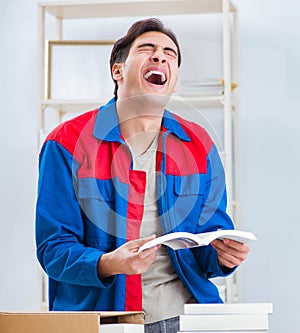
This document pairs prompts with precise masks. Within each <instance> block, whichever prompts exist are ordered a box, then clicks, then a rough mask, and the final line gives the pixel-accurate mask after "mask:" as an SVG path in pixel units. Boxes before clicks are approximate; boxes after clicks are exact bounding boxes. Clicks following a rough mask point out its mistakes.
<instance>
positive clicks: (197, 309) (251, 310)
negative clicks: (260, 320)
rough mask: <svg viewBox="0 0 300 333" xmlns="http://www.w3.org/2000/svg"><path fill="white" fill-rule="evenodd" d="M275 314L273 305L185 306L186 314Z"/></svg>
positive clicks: (220, 304) (227, 304) (218, 304)
mask: <svg viewBox="0 0 300 333" xmlns="http://www.w3.org/2000/svg"><path fill="white" fill-rule="evenodd" d="M272 312H273V304H272V303H226V304H222V303H216V304H184V314H186V315H205V314H210V315H214V314H255V313H257V314H258V313H265V314H270V313H272Z"/></svg>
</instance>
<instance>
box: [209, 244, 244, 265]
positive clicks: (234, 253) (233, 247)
mask: <svg viewBox="0 0 300 333" xmlns="http://www.w3.org/2000/svg"><path fill="white" fill-rule="evenodd" d="M211 245H212V246H213V247H214V248H215V250H216V251H217V253H218V261H219V265H220V266H221V268H222V269H224V268H234V267H235V266H238V265H240V264H241V263H242V262H243V261H244V260H245V259H246V258H247V255H248V252H249V250H250V249H249V246H248V245H247V244H242V243H239V242H236V241H234V240H230V239H224V240H223V241H221V240H219V239H216V240H214V241H213V242H211Z"/></svg>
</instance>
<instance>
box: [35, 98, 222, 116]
mask: <svg viewBox="0 0 300 333" xmlns="http://www.w3.org/2000/svg"><path fill="white" fill-rule="evenodd" d="M109 99H110V98H109V97H108V98H103V99H99V100H95V99H86V100H71V99H46V100H42V101H41V106H42V107H43V108H46V107H53V108H55V109H59V111H61V112H68V110H73V108H76V109H78V108H81V109H82V110H86V109H90V108H94V107H99V106H101V105H104V104H106V103H107V102H108V100H109ZM185 105H186V106H191V107H194V108H203V109H216V108H222V107H223V105H224V96H223V95H222V96H202V97H198V96H179V95H174V96H172V98H171V99H170V101H169V103H168V105H167V107H166V108H167V109H168V108H175V109H178V108H182V107H184V106H185Z"/></svg>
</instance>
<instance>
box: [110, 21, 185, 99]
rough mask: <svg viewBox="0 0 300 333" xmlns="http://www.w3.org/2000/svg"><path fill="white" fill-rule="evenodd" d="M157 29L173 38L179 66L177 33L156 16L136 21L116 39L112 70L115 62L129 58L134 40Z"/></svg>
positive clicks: (116, 94)
mask: <svg viewBox="0 0 300 333" xmlns="http://www.w3.org/2000/svg"><path fill="white" fill-rule="evenodd" d="M149 31H157V32H161V33H163V34H165V35H167V36H168V37H170V38H171V39H172V41H173V42H174V43H175V45H176V47H177V50H178V67H179V66H180V64H181V54H180V48H179V44H178V41H177V38H176V36H175V34H174V33H173V32H172V31H171V30H170V29H168V28H166V27H165V26H164V25H163V23H162V22H161V21H159V20H158V19H155V18H150V19H146V20H142V21H138V22H135V23H134V24H133V25H132V26H131V27H130V28H129V30H128V31H127V34H126V35H125V36H124V37H122V38H120V39H119V40H117V41H116V43H115V44H114V46H113V49H112V51H111V54H110V71H111V74H112V67H113V65H114V64H115V63H119V62H124V61H125V60H126V59H127V56H128V53H129V50H130V47H131V45H132V43H133V42H134V40H135V39H136V38H137V37H139V36H140V35H142V34H144V33H145V32H149ZM114 82H115V91H114V94H115V97H116V98H117V97H118V83H117V82H116V81H115V80H114Z"/></svg>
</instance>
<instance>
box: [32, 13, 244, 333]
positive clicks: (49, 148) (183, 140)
mask: <svg viewBox="0 0 300 333" xmlns="http://www.w3.org/2000/svg"><path fill="white" fill-rule="evenodd" d="M180 62H181V54H180V49H179V45H178V42H177V40H176V37H175V36H174V34H173V33H172V32H171V31H170V30H168V29H166V28H165V27H164V26H163V25H162V23H161V22H160V21H158V20H156V19H149V20H144V21H139V22H137V23H135V24H134V25H133V26H132V27H131V28H130V29H129V31H128V32H127V34H126V35H125V36H124V37H123V38H121V39H120V40H118V41H117V42H116V44H115V45H114V48H113V50H112V54H111V60H110V65H111V73H112V77H113V80H114V82H115V98H114V99H113V100H111V101H110V102H108V104H107V105H105V106H103V107H101V108H100V109H99V110H94V111H90V112H87V113H85V114H83V115H81V116H79V117H77V118H74V119H73V120H70V121H67V122H65V123H63V124H61V125H60V126H58V128H56V129H55V130H54V131H53V132H52V133H50V135H49V136H48V138H47V139H46V142H45V143H44V145H43V148H42V151H41V155H40V176H39V193H38V200H37V212H36V239H37V256H38V259H39V261H40V263H41V265H42V267H43V269H44V270H45V272H46V273H47V274H48V275H49V308H50V310H89V311H92V310H103V311H104V310H142V309H143V310H144V311H145V313H146V324H147V325H146V328H145V330H146V332H169V333H173V332H177V331H178V315H179V314H180V313H181V312H182V309H183V304H185V303H188V302H201V303H214V302H217V303H219V302H222V300H221V299H220V297H219V294H218V291H217V288H216V287H215V286H214V285H213V284H212V283H211V282H210V281H209V278H211V277H215V276H225V275H227V274H230V273H232V272H233V271H234V269H235V268H236V267H237V266H238V265H239V264H240V263H241V262H242V261H243V260H245V258H246V256H247V253H248V251H249V248H248V246H247V245H246V244H241V243H238V242H234V241H229V240H224V241H220V240H216V241H214V242H213V243H212V244H211V245H209V246H207V247H201V248H194V249H185V250H178V251H173V250H171V249H169V248H168V249H166V248H163V247H159V246H156V247H153V248H150V249H147V250H145V251H142V252H138V250H139V248H140V247H141V245H143V244H144V243H145V242H147V241H149V240H150V239H152V238H154V237H155V235H156V236H157V235H161V234H164V233H169V232H174V231H188V232H192V233H200V232H206V231H212V230H217V229H219V228H224V229H231V228H233V224H232V221H231V220H230V218H229V217H228V215H227V214H226V190H225V182H224V172H223V168H222V163H221V161H220V158H219V155H218V152H217V149H216V147H215V145H214V144H213V142H212V141H211V139H210V138H209V136H208V135H207V133H206V132H205V130H204V129H203V128H201V127H199V126H198V125H196V124H194V123H191V122H189V121H187V120H184V119H182V118H180V117H178V116H175V115H173V114H172V113H170V112H169V111H166V110H165V105H166V104H167V102H168V100H169V98H170V96H171V95H172V93H173V92H174V91H175V90H176V85H177V80H178V69H179V66H180Z"/></svg>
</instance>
